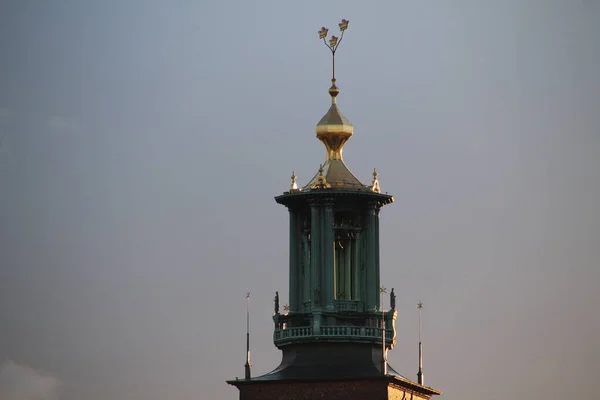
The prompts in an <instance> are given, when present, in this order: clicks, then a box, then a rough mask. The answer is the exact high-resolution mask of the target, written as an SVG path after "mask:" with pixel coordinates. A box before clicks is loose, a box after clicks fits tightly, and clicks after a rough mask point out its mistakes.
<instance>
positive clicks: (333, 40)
mask: <svg viewBox="0 0 600 400" xmlns="http://www.w3.org/2000/svg"><path fill="white" fill-rule="evenodd" d="M349 23H350V21H348V20H347V19H342V22H340V23H339V24H338V26H339V28H340V32H341V33H342V34H341V35H340V37H339V38H338V37H337V36H333V35H332V36H331V37H330V38H329V43H327V32H328V31H329V29H327V28H325V27H322V28H321V30H320V31H319V39H323V43H325V46H327V47H328V48H329V50H331V56H332V57H331V60H332V68H331V72H332V73H331V87H330V88H329V95H330V96H331V103H332V104H335V98H336V96H337V95H338V93H339V92H340V90H339V89H338V88H337V86H336V85H335V52H336V51H337V49H338V47H339V46H340V43H342V39H343V38H344V32H345V31H346V29H348V24H349Z"/></svg>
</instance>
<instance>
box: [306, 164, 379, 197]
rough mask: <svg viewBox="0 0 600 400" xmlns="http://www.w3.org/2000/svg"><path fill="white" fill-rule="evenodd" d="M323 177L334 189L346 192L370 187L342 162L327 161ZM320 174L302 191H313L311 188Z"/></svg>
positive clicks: (324, 165)
mask: <svg viewBox="0 0 600 400" xmlns="http://www.w3.org/2000/svg"><path fill="white" fill-rule="evenodd" d="M323 176H324V177H325V180H326V181H327V183H328V184H330V185H331V188H332V189H345V190H369V187H368V186H365V185H363V184H362V183H361V182H360V181H359V180H358V178H357V177H356V176H354V174H353V173H352V172H350V170H349V169H348V167H347V166H346V164H344V161H342V160H327V161H325V164H323ZM318 177H319V172H317V173H316V174H315V176H314V177H313V178H312V179H311V180H310V182H308V184H307V185H306V186H304V188H303V189H302V190H303V191H307V190H311V186H312V185H313V184H314V183H315V182H316V181H317V179H318Z"/></svg>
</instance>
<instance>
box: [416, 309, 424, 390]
mask: <svg viewBox="0 0 600 400" xmlns="http://www.w3.org/2000/svg"><path fill="white" fill-rule="evenodd" d="M422 309H423V302H421V301H420V302H419V303H417V310H418V311H419V372H417V382H418V383H419V384H421V385H422V384H423V345H422V344H421V310H422Z"/></svg>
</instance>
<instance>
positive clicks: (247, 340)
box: [244, 291, 252, 379]
mask: <svg viewBox="0 0 600 400" xmlns="http://www.w3.org/2000/svg"><path fill="white" fill-rule="evenodd" d="M251 367H252V364H250V292H249V291H248V292H246V364H244V370H245V377H246V379H250V378H251V375H250V368H251Z"/></svg>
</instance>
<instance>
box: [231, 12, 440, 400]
mask: <svg viewBox="0 0 600 400" xmlns="http://www.w3.org/2000/svg"><path fill="white" fill-rule="evenodd" d="M339 27H340V30H341V32H342V35H341V37H340V38H339V39H338V38H336V37H335V36H332V37H331V38H330V39H329V44H328V42H327V40H326V39H325V37H326V36H327V29H326V28H323V29H322V30H321V31H320V32H319V37H320V38H322V39H323V40H324V41H325V44H326V45H327V47H328V48H329V49H330V50H331V52H332V55H333V62H334V69H333V77H332V84H331V87H330V89H329V94H330V96H331V106H330V108H329V110H328V111H327V113H326V114H325V115H324V116H323V118H322V119H321V120H320V121H319V123H318V124H317V127H316V136H317V138H318V139H319V140H320V141H321V142H322V143H323V144H324V145H325V149H326V158H325V162H324V163H323V164H321V165H320V166H319V168H318V171H317V172H316V174H315V175H314V177H313V178H312V179H311V180H310V181H309V182H308V183H307V184H306V185H304V186H303V187H300V186H299V185H298V183H297V177H296V174H295V173H293V174H292V184H291V186H290V189H289V191H287V192H285V193H283V194H282V195H280V196H277V197H276V198H275V200H276V202H277V203H279V204H282V205H284V206H285V207H287V209H288V212H289V238H290V241H289V257H290V259H289V306H287V305H286V307H285V309H284V312H283V313H280V312H279V295H278V294H277V295H276V298H275V313H274V315H273V323H274V332H273V342H274V344H275V346H277V348H279V349H280V350H281V351H282V361H281V363H280V365H279V366H278V367H277V368H275V369H274V370H273V371H271V372H269V373H267V374H264V375H262V376H257V377H252V378H246V379H243V380H240V379H237V380H235V381H228V383H230V384H232V385H234V386H236V387H237V388H238V389H239V391H240V399H241V400H254V399H261V400H279V399H286V400H290V399H292V400H293V399H322V398H327V399H345V400H353V399H373V400H378V399H429V398H430V397H431V396H432V395H436V394H440V392H439V391H437V390H435V389H432V388H430V387H426V386H424V385H421V384H419V383H417V382H413V381H411V380H409V379H406V378H405V377H403V376H401V375H400V374H399V373H397V372H396V371H395V370H394V369H393V368H392V367H391V366H390V365H388V364H387V352H388V351H389V350H391V349H393V347H394V345H395V343H396V318H397V311H396V309H395V294H393V292H392V294H391V295H390V296H393V298H392V297H390V306H391V307H390V308H391V309H390V310H387V311H386V310H384V307H383V298H382V297H381V296H382V295H383V294H385V288H382V287H381V286H380V262H379V211H380V209H381V208H382V207H383V206H385V205H388V204H391V203H392V202H393V201H394V198H393V196H391V195H388V194H382V193H380V185H379V181H378V179H377V172H375V171H373V182H372V183H371V184H370V185H365V184H363V183H361V182H360V180H359V179H358V178H356V176H354V174H352V172H351V171H350V169H349V168H348V167H347V166H346V164H345V162H344V160H343V157H342V153H343V147H344V144H345V143H346V142H347V141H348V140H349V139H350V138H351V137H352V135H353V133H354V127H353V126H352V124H351V123H350V121H349V120H348V119H347V118H346V117H345V116H344V115H343V114H342V113H341V111H340V110H339V108H338V106H337V96H338V94H339V89H338V87H337V86H336V80H335V51H336V50H337V48H338V46H339V43H340V42H341V40H342V38H343V33H344V31H345V30H346V29H347V27H348V21H346V20H342V22H341V23H340V24H339Z"/></svg>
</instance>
